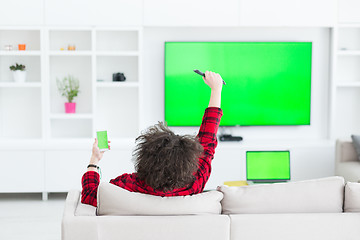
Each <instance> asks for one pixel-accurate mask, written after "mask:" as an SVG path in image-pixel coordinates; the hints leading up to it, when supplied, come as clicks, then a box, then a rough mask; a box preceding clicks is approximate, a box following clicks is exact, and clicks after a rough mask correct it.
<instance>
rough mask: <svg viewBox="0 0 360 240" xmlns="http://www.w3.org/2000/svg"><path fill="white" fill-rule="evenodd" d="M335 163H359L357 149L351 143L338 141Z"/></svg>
mask: <svg viewBox="0 0 360 240" xmlns="http://www.w3.org/2000/svg"><path fill="white" fill-rule="evenodd" d="M335 161H336V162H337V163H340V162H351V161H358V157H357V154H356V151H355V147H354V145H353V143H352V142H351V141H342V140H337V141H336V156H335Z"/></svg>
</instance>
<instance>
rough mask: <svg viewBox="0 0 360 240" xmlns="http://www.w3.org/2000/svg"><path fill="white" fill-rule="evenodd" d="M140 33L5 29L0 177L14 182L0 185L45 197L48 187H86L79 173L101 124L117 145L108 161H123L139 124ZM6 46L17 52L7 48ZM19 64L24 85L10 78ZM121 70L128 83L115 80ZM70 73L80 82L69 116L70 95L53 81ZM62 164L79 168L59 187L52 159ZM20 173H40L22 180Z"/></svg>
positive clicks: (1, 39)
mask: <svg viewBox="0 0 360 240" xmlns="http://www.w3.org/2000/svg"><path fill="white" fill-rule="evenodd" d="M141 32H142V29H141V28H137V27H134V28H111V29H108V28H97V27H84V28H71V27H37V28H30V27H24V28H19V27H17V28H12V27H3V28H1V27H0V143H3V144H2V145H1V146H2V147H1V149H0V150H1V152H2V156H5V158H6V159H4V158H0V164H1V165H2V166H3V167H5V168H6V169H7V171H6V172H5V173H3V174H1V175H0V181H2V182H5V181H8V180H10V181H11V182H14V184H17V185H16V186H14V185H13V184H12V185H11V186H10V187H9V186H5V185H4V186H1V187H0V192H43V193H45V194H43V198H44V199H46V198H47V194H46V193H47V192H66V191H68V190H69V189H71V188H79V187H81V186H80V184H79V176H81V174H82V172H83V170H84V166H86V163H87V161H88V158H89V151H90V150H89V146H91V144H92V141H93V138H94V137H95V136H96V130H98V129H99V130H100V129H101V130H104V129H106V130H108V132H109V138H110V139H111V140H112V142H115V143H117V145H116V146H117V147H115V149H113V151H112V152H113V153H112V154H115V155H114V156H112V154H109V158H110V159H109V164H110V163H111V164H114V166H118V165H119V163H118V158H117V157H115V156H124V158H125V156H126V158H127V157H128V156H129V155H130V154H131V153H130V149H131V146H132V142H133V139H134V137H136V136H137V135H138V133H139V129H140V127H139V124H140V122H141V121H140V120H139V118H140V101H141V91H142V90H141V86H142V83H141V52H142V48H141V39H140V38H141V34H142V33H141ZM20 43H26V50H25V51H19V50H17V44H20ZM9 44H10V45H13V50H12V51H7V50H5V48H4V46H5V45H9ZM68 45H74V46H75V48H76V50H67V49H68ZM15 63H21V64H24V65H25V66H26V69H27V80H26V82H24V83H18V82H14V81H13V76H12V72H11V71H10V69H9V66H10V65H13V64H15ZM117 72H122V73H124V75H125V76H126V81H125V82H113V81H112V75H113V73H117ZM69 74H70V75H72V76H74V77H76V78H78V79H79V82H80V92H79V95H78V96H77V97H76V98H75V99H74V101H75V102H76V105H77V106H76V113H75V114H66V113H65V108H64V103H65V101H66V99H65V98H64V97H62V96H61V95H60V93H59V92H58V89H57V85H56V79H62V78H63V77H66V76H68V75H69ZM98 80H102V81H98ZM64 150H66V151H64ZM69 151H71V154H69V153H68V152H69ZM29 159H31V161H29ZM59 161H63V162H65V165H68V166H70V165H71V166H72V169H74V170H71V171H69V169H67V167H66V169H65V168H64V169H63V170H64V171H66V172H67V178H66V180H64V181H62V183H61V184H60V185H59V181H58V179H59V178H63V176H62V174H63V173H61V172H62V171H59V168H58V167H56V166H57V164H54V162H59ZM30 163H31V165H30ZM116 164H117V165H116ZM22 166H24V170H22ZM34 167H35V168H34ZM119 167H120V168H121V167H124V166H122V165H121V166H120V165H119ZM30 168H31V169H32V170H31V171H26V169H30ZM111 168H113V167H111ZM129 171H130V170H129ZM15 172H21V175H22V177H24V178H28V179H34V178H33V175H36V176H38V177H36V179H35V180H34V181H32V183H31V184H25V185H24V184H20V183H17V182H18V181H17V178H15V177H14V176H13V175H14V173H15ZM110 172H111V171H110Z"/></svg>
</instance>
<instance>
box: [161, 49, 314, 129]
mask: <svg viewBox="0 0 360 240" xmlns="http://www.w3.org/2000/svg"><path fill="white" fill-rule="evenodd" d="M311 54H312V43H311V42H166V43H165V121H166V122H167V124H168V125H169V126H199V125H200V124H201V119H202V116H203V113H204V110H205V108H206V107H207V106H208V103H209V98H210V88H209V87H208V86H207V85H206V84H204V81H203V80H202V77H201V76H200V75H198V74H196V73H194V72H193V70H194V69H199V70H200V71H203V72H205V71H207V70H209V71H213V72H217V73H220V75H221V76H222V78H223V79H224V80H225V82H226V85H224V86H223V90H222V102H221V108H222V109H223V117H222V119H221V123H220V124H221V125H222V126H236V125H240V126H267V125H310V100H311Z"/></svg>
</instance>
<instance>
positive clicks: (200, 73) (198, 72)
mask: <svg viewBox="0 0 360 240" xmlns="http://www.w3.org/2000/svg"><path fill="white" fill-rule="evenodd" d="M194 72H195V73H197V74H199V75H201V76H203V77H205V73H203V72H202V71H200V70H197V69H195V70H194ZM222 81H223V84H224V85H225V84H226V83H225V81H224V80H222Z"/></svg>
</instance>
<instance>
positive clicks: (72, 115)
mask: <svg viewBox="0 0 360 240" xmlns="http://www.w3.org/2000/svg"><path fill="white" fill-rule="evenodd" d="M50 118H51V119H92V118H93V115H92V114H83V113H58V114H50Z"/></svg>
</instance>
